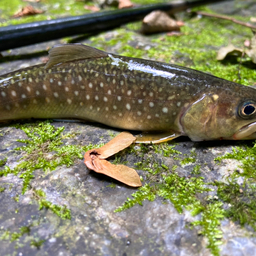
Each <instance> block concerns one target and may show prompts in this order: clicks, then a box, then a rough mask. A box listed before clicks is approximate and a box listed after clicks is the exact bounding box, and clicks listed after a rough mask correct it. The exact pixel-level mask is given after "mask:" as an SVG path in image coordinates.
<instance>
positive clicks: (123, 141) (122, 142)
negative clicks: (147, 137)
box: [84, 132, 142, 187]
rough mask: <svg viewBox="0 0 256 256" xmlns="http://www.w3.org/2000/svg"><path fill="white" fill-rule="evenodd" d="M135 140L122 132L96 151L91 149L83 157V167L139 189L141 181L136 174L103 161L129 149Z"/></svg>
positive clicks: (133, 171)
mask: <svg viewBox="0 0 256 256" xmlns="http://www.w3.org/2000/svg"><path fill="white" fill-rule="evenodd" d="M135 140H136V138H135V137H134V136H133V135H132V134H130V133H128V132H122V133H120V134H119V135H118V136H116V137H115V138H114V139H112V140H111V141H110V142H108V143H107V144H105V145H104V146H102V147H101V148H98V149H91V150H89V151H87V152H86V153H85V155H84V163H85V165H86V166H87V167H88V168H89V169H91V170H93V171H95V172H97V173H101V174H105V175H107V176H109V177H111V178H113V179H116V180H118V181H120V182H122V183H124V184H126V185H128V186H132V187H140V186H141V185H142V184H141V181H140V177H139V175H138V174H137V172H136V171H135V170H134V169H132V168H129V167H127V166H125V165H113V164H111V163H110V162H108V161H106V160H105V159H106V158H108V157H110V156H112V155H114V154H116V153H118V152H119V151H121V150H123V149H125V148H127V147H129V146H130V145H131V144H132V143H133V142H134V141H135Z"/></svg>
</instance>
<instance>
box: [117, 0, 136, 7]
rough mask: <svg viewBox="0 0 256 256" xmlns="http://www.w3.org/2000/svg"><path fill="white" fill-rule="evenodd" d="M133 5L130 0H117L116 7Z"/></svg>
mask: <svg viewBox="0 0 256 256" xmlns="http://www.w3.org/2000/svg"><path fill="white" fill-rule="evenodd" d="M133 5H134V4H133V3H132V2H131V1H130V0H119V3H118V9H124V8H131V7H133Z"/></svg>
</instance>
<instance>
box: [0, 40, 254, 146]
mask: <svg viewBox="0 0 256 256" xmlns="http://www.w3.org/2000/svg"><path fill="white" fill-rule="evenodd" d="M30 118H43V119H45V118H62V119H67V118H68V119H69V118H70V119H82V120H90V121H95V122H99V123H102V124H105V125H108V126H112V127H115V128H120V129H125V130H137V131H142V132H144V135H142V136H138V138H137V141H138V142H145V143H146V142H151V141H152V142H155V143H157V142H162V141H166V140H169V139H173V138H176V137H178V136H183V135H184V136H188V137H189V138H190V139H191V140H193V141H202V140H218V139H226V140H239V139H255V138H256V133H255V132H256V90H255V89H254V88H250V87H246V86H243V85H240V84H237V83H234V82H230V81H227V80H224V79H221V78H218V77H215V76H212V75H209V74H206V73H203V72H200V71H196V70H193V69H189V68H186V67H181V66H177V65H173V64H166V63H161V62H157V61H150V60H144V59H137V58H129V57H124V56H119V55H115V54H112V53H107V52H104V51H101V50H98V49H95V48H92V47H89V46H86V45H82V44H67V45H57V46H55V47H54V48H53V49H51V50H50V52H49V61H48V62H47V64H46V65H44V64H40V65H36V66H33V67H29V68H25V69H21V70H18V71H14V72H11V73H8V74H5V75H2V76H1V77H0V121H9V120H17V119H30ZM145 132H146V133H145ZM151 134H153V135H151Z"/></svg>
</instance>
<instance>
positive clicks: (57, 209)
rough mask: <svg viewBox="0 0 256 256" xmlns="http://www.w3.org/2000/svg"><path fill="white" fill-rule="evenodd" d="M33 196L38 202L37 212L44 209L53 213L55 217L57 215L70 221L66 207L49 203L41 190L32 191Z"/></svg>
mask: <svg viewBox="0 0 256 256" xmlns="http://www.w3.org/2000/svg"><path fill="white" fill-rule="evenodd" d="M34 195H35V197H36V199H37V201H38V204H39V210H41V209H43V208H45V209H49V210H51V211H52V212H54V213H55V214H56V215H58V216H59V217H60V218H62V219H71V212H70V210H69V209H67V207H66V206H59V205H55V204H53V203H51V202H49V201H47V200H46V199H45V198H46V195H45V193H44V191H42V190H34Z"/></svg>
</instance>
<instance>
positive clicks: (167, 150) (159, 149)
mask: <svg viewBox="0 0 256 256" xmlns="http://www.w3.org/2000/svg"><path fill="white" fill-rule="evenodd" d="M174 148H175V145H170V143H161V144H158V145H156V144H155V145H153V149H154V151H155V153H159V154H161V155H163V156H165V157H170V156H176V155H180V154H182V153H181V152H180V151H178V150H176V149H174Z"/></svg>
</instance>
